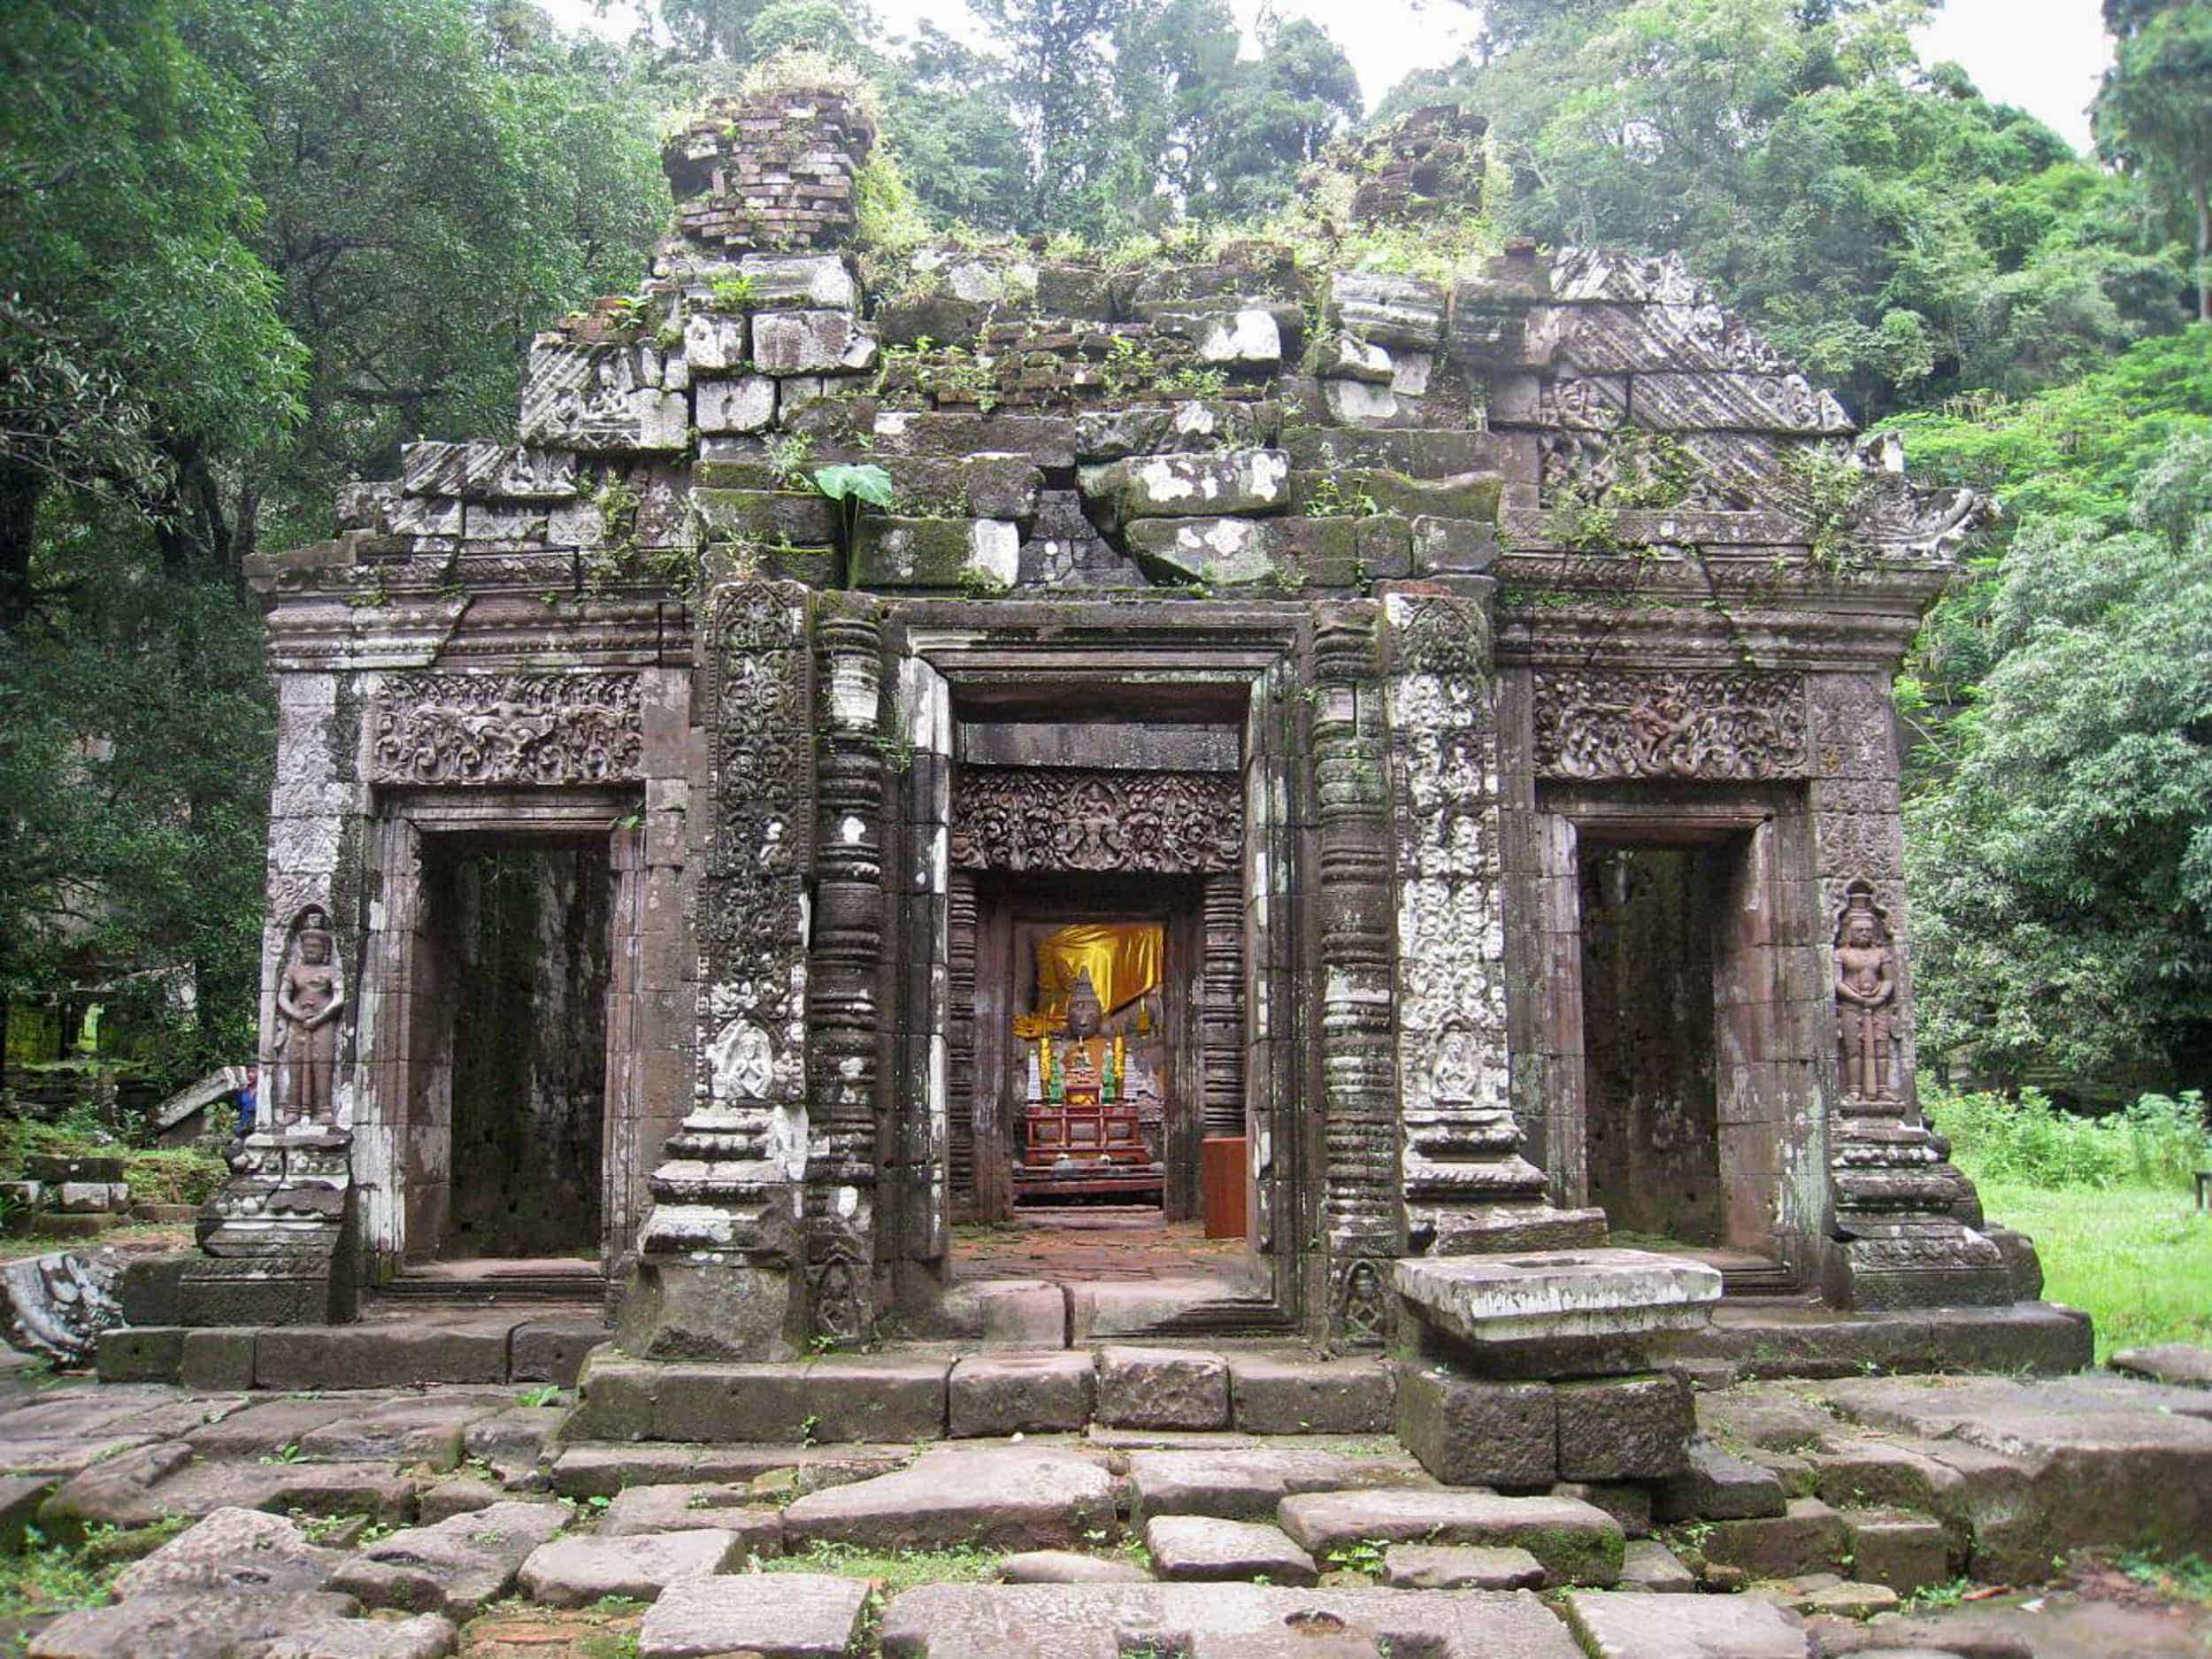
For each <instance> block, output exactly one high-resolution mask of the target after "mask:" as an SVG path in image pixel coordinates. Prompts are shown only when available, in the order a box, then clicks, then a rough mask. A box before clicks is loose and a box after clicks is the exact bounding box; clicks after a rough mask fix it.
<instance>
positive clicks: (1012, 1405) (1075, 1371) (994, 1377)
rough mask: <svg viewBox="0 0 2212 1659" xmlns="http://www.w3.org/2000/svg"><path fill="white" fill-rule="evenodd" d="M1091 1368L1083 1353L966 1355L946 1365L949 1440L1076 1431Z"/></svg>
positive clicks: (1086, 1407)
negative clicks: (949, 1366) (948, 1372)
mask: <svg viewBox="0 0 2212 1659" xmlns="http://www.w3.org/2000/svg"><path fill="white" fill-rule="evenodd" d="M1096 1388H1097V1367H1096V1366H1095V1365H1094V1363H1093V1362H1092V1359H1091V1356H1089V1355H1088V1354H1071V1353H1056V1354H972V1355H969V1356H965V1357H964V1358H962V1359H961V1360H960V1361H959V1362H958V1363H956V1364H955V1365H954V1366H953V1368H952V1377H951V1382H950V1417H951V1432H952V1434H953V1437H954V1438H955V1439H964V1438H974V1437H979V1436H984V1435H997V1434H1049V1433H1075V1432H1080V1431H1081V1430H1082V1428H1083V1425H1085V1424H1087V1423H1088V1422H1089V1421H1090V1419H1091V1402H1092V1400H1093V1397H1094V1394H1095V1391H1096Z"/></svg>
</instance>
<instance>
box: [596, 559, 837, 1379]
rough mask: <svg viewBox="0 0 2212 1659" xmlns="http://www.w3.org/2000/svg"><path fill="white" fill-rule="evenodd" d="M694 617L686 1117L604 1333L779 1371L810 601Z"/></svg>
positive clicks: (807, 834) (796, 1272) (768, 590)
mask: <svg viewBox="0 0 2212 1659" xmlns="http://www.w3.org/2000/svg"><path fill="white" fill-rule="evenodd" d="M698 641H699V646H698V649H699V656H700V660H701V664H702V667H703V672H704V673H705V677H706V684H707V693H706V697H705V700H704V702H705V715H706V718H707V719H708V720H709V721H710V722H711V731H712V738H711V746H710V753H709V758H708V763H707V768H708V777H707V787H708V804H707V821H708V824H709V840H708V844H707V851H706V860H705V868H704V870H703V872H702V874H701V877H700V880H699V886H698V892H697V896H696V899H695V914H696V918H697V922H696V926H697V933H698V940H699V981H700V982H699V992H698V999H699V1001H698V1009H699V1051H698V1057H697V1064H696V1067H695V1081H694V1088H693V1108H692V1110H691V1111H690V1113H689V1114H688V1115H687V1116H686V1118H684V1120H683V1122H682V1124H681V1125H680V1126H679V1127H678V1129H677V1131H676V1133H674V1134H672V1135H671V1136H670V1137H669V1139H668V1141H667V1142H666V1144H665V1146H664V1148H663V1160H662V1163H661V1164H660V1166H659V1167H658V1168H657V1169H656V1170H655V1171H653V1174H652V1176H651V1178H650V1179H649V1181H648V1183H647V1186H648V1189H649V1192H650V1193H651V1194H652V1208H651V1210H649V1212H648V1213H647V1216H646V1218H645V1224H644V1225H643V1227H642V1228H641V1230H640V1233H639V1237H638V1248H637V1255H636V1257H635V1260H634V1263H633V1265H632V1268H631V1270H630V1276H629V1279H628V1282H627V1283H626V1285H625V1286H624V1288H623V1291H622V1295H621V1300H620V1305H619V1308H618V1312H617V1315H616V1324H615V1334H616V1340H617V1341H618V1342H619V1343H620V1345H621V1346H622V1347H623V1348H625V1349H626V1350H627V1351H629V1352H630V1353H633V1354H637V1355H641V1356H655V1357H661V1356H667V1357H676V1356H687V1357H712V1358H726V1359H781V1358H787V1357H789V1356H792V1355H793V1354H795V1353H796V1352H797V1351H798V1349H799V1347H800V1345H801V1343H802V1341H803V1338H804V1335H805V1330H806V1317H807V1316H806V1297H805V1294H804V1286H803V1269H804V1266H805V1254H804V1242H803V1237H802V1232H801V1223H802V1210H803V1193H804V1183H805V1179H806V1171H807V1149H808V1138H809V1133H810V1124H809V1114H808V1100H807V1064H806V1048H807V1042H806V1038H807V1024H806V1022H807V990H808V956H807V935H808V925H807V924H808V917H807V892H806V884H807V878H808V875H809V873H810V866H811V853H812V844H813V839H814V829H815V824H814V815H815V766H814V743H813V731H814V721H813V703H814V684H813V673H812V666H813V662H812V656H813V654H812V641H811V629H810V613H809V595H808V591H807V589H806V588H804V587H803V586H801V585H800V584H798V583H795V582H730V583H726V584H724V585H723V586H720V587H718V588H715V589H714V591H713V592H712V593H711V594H710V595H709V596H708V598H707V601H706V603H705V605H704V607H703V616H702V618H701V622H700V626H699V632H698Z"/></svg>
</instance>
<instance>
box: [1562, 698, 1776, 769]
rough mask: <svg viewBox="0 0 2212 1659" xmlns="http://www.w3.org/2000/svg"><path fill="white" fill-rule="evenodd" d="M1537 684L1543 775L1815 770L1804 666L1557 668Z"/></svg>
mask: <svg viewBox="0 0 2212 1659" xmlns="http://www.w3.org/2000/svg"><path fill="white" fill-rule="evenodd" d="M1534 679H1535V683H1534V688H1533V697H1532V703H1533V712H1534V724H1535V749H1536V770H1537V772H1539V773H1540V775H1542V776H1544V777H1547V778H1577V779H1606V778H1659V779H1670V778H1699V779H1755V778H1796V777H1802V776H1804V775H1805V774H1806V773H1807V772H1809V770H1810V759H1809V756H1810V749H1809V745H1808V743H1807V741H1806V736H1805V680H1804V677H1803V676H1802V675H1800V674H1763V673H1754V672H1721V673H1660V674H1616V673H1551V672H1538V673H1537V674H1536V675H1535V677H1534Z"/></svg>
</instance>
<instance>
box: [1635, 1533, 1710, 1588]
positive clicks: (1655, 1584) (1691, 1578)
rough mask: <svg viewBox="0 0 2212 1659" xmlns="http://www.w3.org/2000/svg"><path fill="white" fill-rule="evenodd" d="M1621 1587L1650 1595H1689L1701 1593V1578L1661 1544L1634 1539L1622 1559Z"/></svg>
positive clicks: (1649, 1539) (1653, 1540) (1650, 1539)
mask: <svg viewBox="0 0 2212 1659" xmlns="http://www.w3.org/2000/svg"><path fill="white" fill-rule="evenodd" d="M1620 1587H1621V1588H1622V1589H1624V1590H1636V1591H1640V1592H1641V1593H1642V1594H1646V1595H1689V1594H1694V1593H1695V1591H1696V1589H1697V1574H1695V1573H1694V1572H1692V1571H1690V1570H1689V1569H1688V1568H1687V1567H1686V1566H1684V1565H1683V1564H1682V1563H1681V1561H1680V1560H1679V1559H1678V1557H1677V1556H1676V1555H1675V1553H1674V1551H1672V1550H1671V1549H1669V1548H1667V1547H1666V1546H1665V1545H1664V1544H1663V1543H1661V1542H1659V1540H1656V1539H1653V1538H1632V1539H1630V1540H1628V1548H1627V1549H1626V1551H1625V1552H1624V1554H1623V1555H1622V1556H1621V1580H1620Z"/></svg>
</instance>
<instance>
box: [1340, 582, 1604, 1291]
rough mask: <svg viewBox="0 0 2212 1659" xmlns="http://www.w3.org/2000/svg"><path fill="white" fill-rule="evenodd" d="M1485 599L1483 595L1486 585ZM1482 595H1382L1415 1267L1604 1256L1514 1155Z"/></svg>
mask: <svg viewBox="0 0 2212 1659" xmlns="http://www.w3.org/2000/svg"><path fill="white" fill-rule="evenodd" d="M1484 587H1485V588H1487V584H1484ZM1487 597H1488V595H1487V592H1485V593H1484V594H1482V595H1480V596H1476V595H1468V594H1447V593H1442V592H1438V593H1434V594H1418V595H1417V594H1411V593H1394V594H1392V595H1389V597H1388V598H1387V599H1386V600H1385V602H1384V615H1385V618H1386V621H1387V623H1388V627H1389V634H1388V637H1389V640H1390V664H1389V666H1390V674H1389V678H1388V680H1386V694H1387V699H1388V706H1389V716H1390V757H1391V793H1392V802H1391V804H1392V815H1393V823H1392V829H1393V839H1394V850H1395V856H1396V863H1397V878H1398V916H1397V939H1398V964H1397V965H1398V972H1397V979H1398V1079H1399V1088H1400V1090H1401V1093H1402V1100H1403V1111H1402V1116H1401V1124H1402V1148H1401V1152H1400V1157H1401V1168H1402V1181H1403V1186H1404V1191H1405V1201H1406V1233H1407V1240H1406V1241H1407V1247H1408V1248H1409V1250H1410V1251H1411V1252H1413V1253H1414V1254H1416V1255H1437V1256H1456V1255H1464V1254H1467V1253H1469V1252H1472V1251H1482V1250H1527V1249H1545V1248H1560V1247H1563V1246H1572V1245H1580V1244H1594V1243H1601V1242H1602V1241H1603V1240H1604V1237H1605V1218H1604V1217H1603V1216H1602V1215H1601V1213H1600V1212H1598V1211H1596V1210H1561V1209H1558V1208H1556V1207H1555V1206H1554V1205H1553V1204H1552V1203H1551V1202H1550V1201H1549V1199H1548V1195H1547V1194H1546V1191H1545V1179H1544V1172H1543V1171H1541V1170H1540V1169H1538V1168H1537V1167H1536V1165H1535V1164H1532V1163H1530V1162H1529V1160H1528V1159H1527V1158H1525V1157H1524V1156H1521V1143H1522V1141H1523V1139H1524V1131H1523V1129H1522V1126H1521V1125H1520V1123H1519V1122H1518V1121H1517V1119H1516V1118H1515V1116H1514V1112H1513V1106H1512V1102H1511V1099H1510V1094H1509V1074H1510V1056H1509V1048H1508V1041H1507V1029H1506V991H1505V911H1504V892H1503V878H1502V872H1501V868H1500V848H1499V840H1500V827H1499V799H1500V788H1499V779H1498V737H1497V721H1496V715H1495V707H1494V695H1493V694H1494V683H1493V674H1492V670H1491V657H1490V628H1489V612H1488V609H1487Z"/></svg>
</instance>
